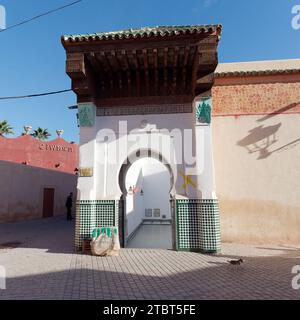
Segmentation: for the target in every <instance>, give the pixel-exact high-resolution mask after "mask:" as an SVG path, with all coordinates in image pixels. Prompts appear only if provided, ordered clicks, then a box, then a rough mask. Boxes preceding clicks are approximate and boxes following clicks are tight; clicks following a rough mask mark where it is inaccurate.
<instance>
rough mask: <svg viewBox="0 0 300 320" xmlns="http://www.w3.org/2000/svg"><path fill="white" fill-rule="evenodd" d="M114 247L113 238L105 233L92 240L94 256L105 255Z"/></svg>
mask: <svg viewBox="0 0 300 320" xmlns="http://www.w3.org/2000/svg"><path fill="white" fill-rule="evenodd" d="M111 248H112V238H110V237H108V236H107V235H106V234H105V233H103V234H100V235H99V237H97V238H96V239H95V240H93V241H92V242H91V251H92V254H93V255H94V256H105V255H106V254H107V251H108V250H110V249H111Z"/></svg>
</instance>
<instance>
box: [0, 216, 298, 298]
mask: <svg viewBox="0 0 300 320" xmlns="http://www.w3.org/2000/svg"><path fill="white" fill-rule="evenodd" d="M73 229H74V224H73V223H70V222H67V221H65V220H64V219H63V217H56V218H50V219H46V220H36V221H27V222H21V223H15V224H2V225H0V245H1V244H3V243H5V242H20V243H19V245H18V246H17V247H16V248H12V249H5V248H4V249H3V247H4V246H2V249H0V265H2V266H4V267H5V268H6V271H7V283H6V287H7V289H6V290H0V299H197V300H198V299H300V290H294V289H292V287H291V281H292V278H293V276H294V275H293V274H292V273H291V269H292V267H293V266H294V265H297V264H300V248H294V247H284V246H281V247H278V246H276V247H264V246H245V245H236V244H223V251H222V254H220V255H203V254H198V253H189V252H175V251H170V250H162V249H125V250H122V251H121V254H120V256H119V257H109V258H100V257H92V256H88V255H82V254H75V253H74V252H73V243H72V240H73ZM237 257H242V258H243V259H244V260H245V262H244V264H243V266H242V267H232V266H230V265H229V264H228V263H227V260H228V259H231V258H237Z"/></svg>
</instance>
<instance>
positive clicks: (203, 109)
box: [196, 97, 212, 124]
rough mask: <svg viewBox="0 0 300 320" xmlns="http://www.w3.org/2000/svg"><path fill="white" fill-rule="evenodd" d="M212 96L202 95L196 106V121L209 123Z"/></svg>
mask: <svg viewBox="0 0 300 320" xmlns="http://www.w3.org/2000/svg"><path fill="white" fill-rule="evenodd" d="M211 110H212V98H211V97H204V98H202V99H201V101H200V102H199V105H198V106H197V108H196V121H197V123H201V124H210V123H211Z"/></svg>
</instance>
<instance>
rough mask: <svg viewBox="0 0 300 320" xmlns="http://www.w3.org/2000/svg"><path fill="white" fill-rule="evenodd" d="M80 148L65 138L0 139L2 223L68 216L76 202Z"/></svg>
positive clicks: (26, 136)
mask: <svg viewBox="0 0 300 320" xmlns="http://www.w3.org/2000/svg"><path fill="white" fill-rule="evenodd" d="M77 167H78V145H77V144H75V143H68V142H67V141H65V140H64V139H62V138H57V139H55V140H51V141H40V140H38V139H35V138H33V137H32V136H30V135H24V136H21V137H17V138H4V137H0V174H1V179H0V190H1V192H0V223H1V222H13V221H19V220H24V219H31V218H42V217H51V216H54V215H59V214H65V211H66V209H65V201H66V197H67V196H68V194H69V193H70V192H73V193H74V203H75V200H76V197H75V196H76V183H77V170H78V168H77Z"/></svg>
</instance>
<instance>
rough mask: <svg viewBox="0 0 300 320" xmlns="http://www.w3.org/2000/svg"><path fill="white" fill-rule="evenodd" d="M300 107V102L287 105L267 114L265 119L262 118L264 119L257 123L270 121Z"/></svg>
mask: <svg viewBox="0 0 300 320" xmlns="http://www.w3.org/2000/svg"><path fill="white" fill-rule="evenodd" d="M299 105H300V101H298V102H295V103H291V104H289V105H287V106H285V107H283V108H280V109H278V110H276V111H274V112H271V113H269V114H267V115H266V116H264V117H262V118H260V119H258V120H256V121H257V122H263V121H265V120H268V119H270V118H272V117H275V116H277V115H279V114H281V113H284V112H287V111H289V110H291V109H294V108H296V107H297V106H299Z"/></svg>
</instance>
